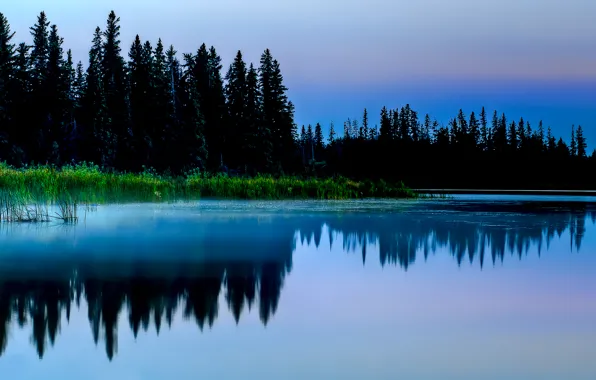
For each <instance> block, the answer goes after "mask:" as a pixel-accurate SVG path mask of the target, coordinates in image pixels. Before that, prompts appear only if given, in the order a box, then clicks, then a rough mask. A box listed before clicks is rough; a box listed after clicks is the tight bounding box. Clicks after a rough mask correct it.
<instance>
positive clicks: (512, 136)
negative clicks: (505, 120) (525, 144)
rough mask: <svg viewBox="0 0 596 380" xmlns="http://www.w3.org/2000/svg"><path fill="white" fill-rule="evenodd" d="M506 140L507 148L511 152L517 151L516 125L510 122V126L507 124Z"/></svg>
mask: <svg viewBox="0 0 596 380" xmlns="http://www.w3.org/2000/svg"><path fill="white" fill-rule="evenodd" d="M508 139H509V147H510V148H511V150H512V151H517V149H518V148H519V139H518V135H517V124H516V123H515V121H512V122H511V124H509V134H508Z"/></svg>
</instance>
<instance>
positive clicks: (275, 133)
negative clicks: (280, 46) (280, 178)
mask: <svg viewBox="0 0 596 380" xmlns="http://www.w3.org/2000/svg"><path fill="white" fill-rule="evenodd" d="M259 85H260V90H261V94H262V99H263V123H264V124H265V125H266V127H267V128H269V129H270V131H271V143H272V147H273V151H272V152H273V164H274V170H275V171H280V170H281V169H282V168H284V167H288V166H289V165H291V161H292V160H293V156H294V150H295V146H294V139H293V137H292V134H293V129H294V128H295V126H294V120H293V119H294V106H293V104H292V102H290V101H288V98H287V95H286V91H287V88H286V87H285V85H284V84H283V76H282V75H281V70H280V66H279V63H278V62H277V60H275V59H273V56H272V55H271V52H270V51H269V49H266V50H265V51H264V52H263V54H262V55H261V60H260V67H259Z"/></svg>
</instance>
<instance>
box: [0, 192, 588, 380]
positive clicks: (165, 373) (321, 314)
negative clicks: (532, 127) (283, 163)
mask: <svg viewBox="0 0 596 380" xmlns="http://www.w3.org/2000/svg"><path fill="white" fill-rule="evenodd" d="M79 216H80V220H79V222H78V223H77V224H76V225H69V224H61V223H45V224H6V223H5V224H0V373H1V374H2V378H7V379H9V378H10V379H13V378H14V379H17V378H18V379H40V378H44V379H61V380H62V379H108V378H110V379H126V380H130V379H166V378H167V379H170V378H172V379H173V378H176V379H196V378H205V379H253V378H259V379H276V380H277V379H325V380H328V379H397V378H400V379H402V378H403V379H524V380H528V379H567V380H569V379H592V380H593V379H595V378H596V360H595V358H596V198H589V197H582V198H580V197H530V196H488V195H478V196H456V197H454V198H453V199H449V200H429V201H428V200H424V201H378V200H377V201H375V200H369V201H336V202H333V201H296V202H294V201H292V202H286V201H283V202H282V201H280V202H256V201H254V202H251V201H211V200H206V201H200V202H194V203H170V204H166V203H162V204H125V205H106V206H98V207H97V208H95V209H89V210H87V211H83V210H80V211H79Z"/></svg>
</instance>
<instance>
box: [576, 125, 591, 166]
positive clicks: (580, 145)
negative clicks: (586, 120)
mask: <svg viewBox="0 0 596 380" xmlns="http://www.w3.org/2000/svg"><path fill="white" fill-rule="evenodd" d="M575 141H576V144H577V156H578V157H579V158H586V157H587V155H586V150H587V148H588V145H587V143H586V138H585V137H584V130H583V128H582V126H581V125H578V126H577V131H575Z"/></svg>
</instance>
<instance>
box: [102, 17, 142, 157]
mask: <svg viewBox="0 0 596 380" xmlns="http://www.w3.org/2000/svg"><path fill="white" fill-rule="evenodd" d="M103 37H104V39H103V42H102V47H101V50H102V54H101V60H100V68H101V71H102V75H101V79H102V87H101V89H102V92H103V96H104V99H105V104H106V108H105V110H106V116H107V119H106V121H105V123H104V125H105V131H106V135H105V136H103V138H104V142H103V144H102V147H103V149H102V157H101V160H102V164H103V165H107V166H113V165H117V166H118V167H120V168H127V166H128V164H129V163H130V162H134V159H133V157H132V154H131V152H130V151H129V149H128V145H129V141H130V137H131V136H130V134H129V133H128V131H129V120H128V104H127V102H126V72H125V64H124V58H123V57H122V55H121V50H122V49H121V47H120V39H119V37H120V17H117V16H116V14H115V13H114V11H111V12H110V14H109V15H108V20H107V22H106V30H105V31H104V33H103Z"/></svg>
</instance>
